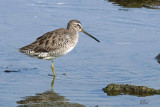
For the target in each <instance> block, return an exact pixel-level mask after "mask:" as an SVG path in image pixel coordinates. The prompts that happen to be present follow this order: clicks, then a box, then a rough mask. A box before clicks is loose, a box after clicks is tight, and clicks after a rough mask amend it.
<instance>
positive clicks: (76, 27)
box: [19, 20, 99, 59]
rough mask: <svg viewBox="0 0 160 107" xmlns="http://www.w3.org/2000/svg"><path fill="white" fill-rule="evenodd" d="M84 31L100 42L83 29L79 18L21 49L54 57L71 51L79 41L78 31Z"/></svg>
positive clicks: (45, 57)
mask: <svg viewBox="0 0 160 107" xmlns="http://www.w3.org/2000/svg"><path fill="white" fill-rule="evenodd" d="M79 31H82V32H84V33H85V34H87V35H89V36H90V37H92V38H93V39H95V40H96V41H98V42H99V40H97V39H96V38H95V37H93V36H92V35H90V34H89V33H87V32H86V31H84V30H83V29H82V26H81V23H80V21H78V20H71V21H69V22H68V25H67V28H66V29H65V28H60V29H57V30H54V31H51V32H47V33H45V34H44V35H42V36H40V37H39V38H37V39H36V41H34V42H33V43H31V44H29V45H27V46H24V47H22V48H20V49H19V51H20V52H22V53H25V54H27V55H30V56H33V57H37V58H42V59H54V58H56V57H59V56H62V55H65V54H67V53H68V52H70V51H71V50H72V49H73V48H74V47H75V45H76V44H77V42H78V37H79V35H78V32H79Z"/></svg>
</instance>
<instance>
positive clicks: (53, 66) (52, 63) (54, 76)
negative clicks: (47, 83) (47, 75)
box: [51, 60, 56, 77]
mask: <svg viewBox="0 0 160 107" xmlns="http://www.w3.org/2000/svg"><path fill="white" fill-rule="evenodd" d="M51 68H52V71H53V75H54V77H55V76H56V74H55V71H54V62H53V60H52V67H51Z"/></svg>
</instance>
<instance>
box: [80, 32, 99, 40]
mask: <svg viewBox="0 0 160 107" xmlns="http://www.w3.org/2000/svg"><path fill="white" fill-rule="evenodd" d="M82 32H83V33H85V34H87V35H88V36H90V37H91V38H93V39H95V40H96V41H97V42H100V41H99V40H98V39H97V38H95V37H94V36H92V35H91V34H89V33H88V32H86V31H85V30H83V29H82Z"/></svg>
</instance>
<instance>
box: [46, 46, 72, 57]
mask: <svg viewBox="0 0 160 107" xmlns="http://www.w3.org/2000/svg"><path fill="white" fill-rule="evenodd" d="M74 47H75V45H73V46H69V47H64V48H61V49H58V50H56V51H53V52H51V53H48V55H45V57H43V59H47V60H52V59H55V58H58V57H61V56H64V55H65V54H67V53H69V52H70V51H71V50H72V49H73V48H74ZM43 54H44V53H43Z"/></svg>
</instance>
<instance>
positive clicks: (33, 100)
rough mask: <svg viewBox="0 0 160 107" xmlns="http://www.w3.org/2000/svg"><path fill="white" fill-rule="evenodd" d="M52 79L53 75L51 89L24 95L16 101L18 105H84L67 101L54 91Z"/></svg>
mask: <svg viewBox="0 0 160 107" xmlns="http://www.w3.org/2000/svg"><path fill="white" fill-rule="evenodd" d="M54 81H55V77H53V80H52V82H51V91H45V92H43V93H37V94H36V95H35V96H27V97H24V98H23V100H20V101H17V104H19V105H18V107H85V106H84V105H81V104H78V103H70V102H67V101H68V99H66V98H65V97H64V96H61V95H59V94H58V93H55V92H54V90H53V86H54Z"/></svg>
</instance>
